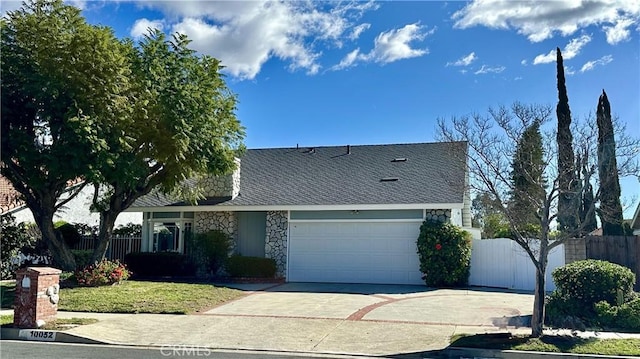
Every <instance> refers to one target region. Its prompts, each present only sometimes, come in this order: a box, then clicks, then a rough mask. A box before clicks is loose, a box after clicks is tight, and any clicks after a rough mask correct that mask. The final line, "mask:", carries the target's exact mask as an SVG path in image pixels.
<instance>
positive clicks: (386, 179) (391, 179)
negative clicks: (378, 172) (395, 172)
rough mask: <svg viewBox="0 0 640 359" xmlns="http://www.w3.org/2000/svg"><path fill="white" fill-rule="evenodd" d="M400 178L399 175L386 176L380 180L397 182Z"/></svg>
mask: <svg viewBox="0 0 640 359" xmlns="http://www.w3.org/2000/svg"><path fill="white" fill-rule="evenodd" d="M397 180H398V177H385V178H382V179H381V180H380V182H395V181H397Z"/></svg>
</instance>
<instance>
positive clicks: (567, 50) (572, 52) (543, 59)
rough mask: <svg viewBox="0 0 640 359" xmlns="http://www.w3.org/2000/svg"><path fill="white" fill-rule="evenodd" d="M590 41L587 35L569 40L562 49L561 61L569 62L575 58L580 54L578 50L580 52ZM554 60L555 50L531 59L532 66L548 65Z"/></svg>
mask: <svg viewBox="0 0 640 359" xmlns="http://www.w3.org/2000/svg"><path fill="white" fill-rule="evenodd" d="M590 41H591V36H589V35H582V36H580V37H578V38H575V39H571V41H569V43H568V44H567V45H566V46H565V47H564V50H562V59H563V60H569V59H572V58H574V57H576V56H577V55H578V54H579V53H580V50H582V48H583V47H584V46H585V45H586V44H588V43H589V42H590ZM556 59H557V54H556V50H555V49H554V50H551V51H549V53H547V54H542V55H538V56H536V58H535V59H533V64H534V65H539V64H548V63H551V62H555V61H556Z"/></svg>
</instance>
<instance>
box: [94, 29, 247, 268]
mask: <svg viewBox="0 0 640 359" xmlns="http://www.w3.org/2000/svg"><path fill="white" fill-rule="evenodd" d="M188 44H189V41H188V39H187V38H186V36H184V35H175V36H173V38H172V39H171V40H168V39H167V38H166V36H165V35H164V34H163V33H162V32H160V31H152V32H150V33H149V34H148V35H147V36H146V37H145V38H144V40H143V41H141V42H140V43H139V44H138V46H136V47H133V46H132V47H131V48H130V52H129V59H130V64H131V83H132V88H131V93H130V98H131V100H132V104H133V107H132V109H131V112H129V113H128V114H127V115H126V116H125V120H124V121H122V123H123V124H124V125H125V128H116V129H117V130H118V131H123V132H122V133H124V134H125V136H122V135H121V134H120V132H111V133H109V136H108V137H107V140H108V144H109V146H110V152H109V157H108V160H106V161H101V162H100V163H99V164H98V165H99V170H100V174H101V177H100V181H99V182H98V184H99V185H101V186H102V188H103V191H102V192H99V193H98V194H97V195H96V197H95V203H94V205H95V208H96V209H97V210H98V211H99V212H100V217H101V218H100V219H101V221H100V231H99V234H98V245H97V246H96V248H95V250H94V253H93V260H99V259H101V258H102V257H104V254H105V252H106V250H107V248H108V245H109V240H110V238H111V233H112V231H113V225H114V222H115V220H116V218H117V216H118V214H119V213H121V212H122V211H123V210H125V209H126V208H128V207H129V206H131V204H133V202H134V201H135V200H136V199H138V198H139V197H141V196H142V195H145V194H147V193H149V192H150V191H151V190H152V189H154V188H158V189H159V190H160V191H162V192H165V193H170V192H174V191H175V190H176V189H177V188H178V189H179V188H180V184H181V182H183V181H184V180H185V179H189V178H192V177H198V176H204V175H219V174H223V173H226V172H229V171H231V170H233V168H234V166H235V162H234V156H235V155H236V154H237V152H238V151H240V150H241V149H242V147H243V146H242V139H243V137H244V130H243V128H242V126H241V125H240V122H239V121H238V120H237V118H236V116H235V114H234V111H235V109H236V102H237V98H236V96H235V95H234V94H233V93H231V91H230V90H229V89H228V88H227V86H226V84H225V81H224V78H223V76H222V75H221V74H220V69H221V66H220V63H219V61H218V60H216V59H214V58H212V57H209V56H199V55H197V54H196V53H195V52H194V51H192V50H190V49H189V48H188V47H187V45H188Z"/></svg>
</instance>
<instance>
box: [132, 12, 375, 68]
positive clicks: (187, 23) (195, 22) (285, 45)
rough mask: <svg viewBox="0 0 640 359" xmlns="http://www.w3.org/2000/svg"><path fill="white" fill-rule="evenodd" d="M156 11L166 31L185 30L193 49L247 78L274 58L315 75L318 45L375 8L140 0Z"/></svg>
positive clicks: (349, 33)
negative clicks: (217, 60) (162, 16)
mask: <svg viewBox="0 0 640 359" xmlns="http://www.w3.org/2000/svg"><path fill="white" fill-rule="evenodd" d="M139 4H141V5H142V6H145V7H151V8H154V9H159V10H161V11H162V12H163V13H164V15H165V16H166V20H164V21H165V24H167V23H168V21H171V22H172V25H171V31H172V32H176V31H177V32H180V33H184V34H186V35H187V36H188V37H189V38H190V39H191V40H192V42H191V44H190V47H191V48H193V49H194V50H196V51H198V52H200V53H203V54H207V55H211V56H214V57H216V58H218V59H220V60H221V62H222V65H223V66H225V71H226V72H228V73H230V74H231V75H232V76H234V77H237V78H240V79H253V78H255V76H256V75H257V74H258V73H259V72H260V70H261V69H262V66H263V65H264V63H265V62H267V61H269V60H270V59H273V58H277V59H279V60H281V61H284V62H285V63H287V66H288V68H289V69H290V70H298V69H302V70H305V71H306V72H307V73H308V74H315V73H317V72H318V71H319V69H320V67H321V66H320V64H319V58H320V56H321V55H322V52H321V51H319V50H318V46H319V44H321V43H328V44H330V45H333V46H336V47H340V46H341V45H342V41H343V40H344V39H351V38H352V37H355V36H356V35H360V33H362V31H364V30H366V29H367V28H368V24H360V25H355V24H356V23H357V21H358V20H359V19H360V18H361V17H362V15H363V14H364V13H365V12H367V11H371V10H375V9H377V8H378V6H379V5H378V4H376V3H374V2H352V3H347V4H343V3H335V4H330V6H328V5H327V3H319V2H312V1H304V2H303V1H284V2H279V1H268V0H260V1H144V2H141V3H139Z"/></svg>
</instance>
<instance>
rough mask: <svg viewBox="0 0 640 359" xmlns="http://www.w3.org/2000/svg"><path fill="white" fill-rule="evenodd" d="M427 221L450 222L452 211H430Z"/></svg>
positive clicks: (428, 211)
mask: <svg viewBox="0 0 640 359" xmlns="http://www.w3.org/2000/svg"><path fill="white" fill-rule="evenodd" d="M425 219H427V220H437V221H440V222H450V221H451V210H450V209H428V210H427V216H426V218H425Z"/></svg>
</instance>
